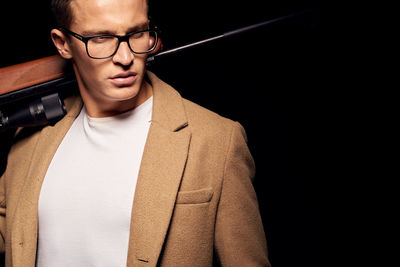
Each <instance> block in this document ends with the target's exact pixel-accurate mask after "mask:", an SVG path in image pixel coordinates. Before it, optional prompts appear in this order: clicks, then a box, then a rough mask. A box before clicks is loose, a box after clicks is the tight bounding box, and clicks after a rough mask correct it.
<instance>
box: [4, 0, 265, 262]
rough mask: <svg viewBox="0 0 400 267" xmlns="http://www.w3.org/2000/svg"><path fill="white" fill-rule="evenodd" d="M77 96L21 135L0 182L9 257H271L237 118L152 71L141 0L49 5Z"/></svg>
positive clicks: (151, 36) (152, 36)
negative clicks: (50, 123) (58, 115)
mask: <svg viewBox="0 0 400 267" xmlns="http://www.w3.org/2000/svg"><path fill="white" fill-rule="evenodd" d="M53 7H54V11H55V14H56V17H57V18H58V20H59V24H60V28H58V29H53V30H52V32H51V36H52V39H53V42H54V44H55V46H56V47H57V49H58V51H59V53H60V55H61V56H62V57H64V58H67V59H71V60H72V64H73V68H74V71H75V74H76V78H77V81H78V86H79V92H80V94H79V96H75V97H72V98H69V99H66V100H65V102H66V108H67V110H68V114H67V115H66V116H65V118H64V119H62V120H61V121H60V122H58V123H57V124H56V125H55V126H54V127H45V128H43V129H41V130H38V131H36V132H34V133H32V132H31V131H30V132H28V131H25V130H21V131H19V133H18V134H17V136H16V138H15V140H16V141H15V144H14V145H13V148H12V150H11V152H10V154H9V159H8V165H7V169H6V171H5V173H4V175H3V177H2V178H1V180H0V215H1V216H0V230H1V237H0V242H1V243H0V248H1V250H5V253H6V266H9V267H10V266H13V267H29V266H37V267H48V266H51V267H53V266H110V267H116V266H174V267H175V266H190V267H193V266H212V265H213V264H221V265H222V266H269V262H268V259H267V248H266V242H265V236H264V231H263V228H262V223H261V218H260V215H259V211H258V205H257V199H256V195H255V192H254V190H253V187H252V179H253V177H254V163H253V160H252V157H251V155H250V153H249V151H248V148H247V145H246V136H245V133H244V130H243V128H242V127H241V126H240V124H239V123H236V122H233V121H230V120H228V119H225V118H222V117H220V116H218V115H217V114H215V113H212V112H210V111H208V110H206V109H204V108H202V107H200V106H198V105H196V104H194V103H191V102H189V101H187V100H185V99H183V98H181V96H180V95H179V94H178V93H177V92H176V91H175V90H174V89H172V88H171V87H170V86H168V85H167V84H165V83H164V82H162V81H161V80H159V79H158V78H157V77H156V76H155V75H154V74H152V73H150V72H146V58H147V53H148V52H149V51H151V50H152V49H153V48H154V46H155V44H156V41H157V36H156V33H154V32H153V31H152V29H150V28H149V21H148V16H147V11H148V10H147V9H148V6H147V3H146V0H54V1H53Z"/></svg>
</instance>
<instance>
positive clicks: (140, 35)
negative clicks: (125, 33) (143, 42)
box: [132, 32, 144, 39]
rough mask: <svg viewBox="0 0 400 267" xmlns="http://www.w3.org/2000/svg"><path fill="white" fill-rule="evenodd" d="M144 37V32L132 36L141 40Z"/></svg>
mask: <svg viewBox="0 0 400 267" xmlns="http://www.w3.org/2000/svg"><path fill="white" fill-rule="evenodd" d="M143 36H144V32H138V33H135V34H133V35H132V38H133V39H139V38H142V37H143Z"/></svg>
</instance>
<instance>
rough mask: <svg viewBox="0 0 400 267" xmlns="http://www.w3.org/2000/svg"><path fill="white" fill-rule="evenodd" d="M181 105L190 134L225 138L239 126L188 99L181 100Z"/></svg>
mask: <svg viewBox="0 0 400 267" xmlns="http://www.w3.org/2000/svg"><path fill="white" fill-rule="evenodd" d="M183 105H184V107H185V111H186V116H187V118H188V123H189V126H190V128H191V129H192V132H197V133H201V134H202V135H210V134H211V135H212V136H215V135H221V136H226V135H227V134H229V133H231V132H232V130H233V129H234V128H235V127H237V126H238V125H239V123H237V122H235V121H233V120H231V119H229V118H227V117H224V116H222V115H220V114H218V113H216V112H214V111H212V110H210V109H207V108H205V107H203V106H201V105H199V104H197V103H194V102H192V101H190V100H188V99H185V98H183Z"/></svg>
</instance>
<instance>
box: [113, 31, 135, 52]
mask: <svg viewBox="0 0 400 267" xmlns="http://www.w3.org/2000/svg"><path fill="white" fill-rule="evenodd" d="M115 37H117V38H118V44H117V47H116V48H115V51H114V53H113V54H112V55H111V57H113V56H115V54H116V53H117V52H118V49H119V46H120V45H121V43H122V42H126V43H127V44H128V47H129V50H130V51H131V52H132V53H133V54H136V53H135V52H134V51H133V49H132V47H131V44H130V43H129V38H130V37H131V36H130V35H124V36H121V35H116V36H115Z"/></svg>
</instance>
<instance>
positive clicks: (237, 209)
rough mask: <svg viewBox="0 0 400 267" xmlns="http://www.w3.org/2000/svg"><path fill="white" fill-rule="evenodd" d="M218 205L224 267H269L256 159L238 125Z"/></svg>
mask: <svg viewBox="0 0 400 267" xmlns="http://www.w3.org/2000/svg"><path fill="white" fill-rule="evenodd" d="M233 128H234V129H233V131H232V134H231V140H230V144H229V149H228V152H227V156H226V163H225V169H224V180H223V184H222V189H221V190H222V191H221V196H220V200H219V204H218V211H217V217H216V226H215V227H216V228H215V249H216V253H217V256H218V258H219V260H220V263H221V265H222V266H247V267H251V266H257V267H269V266H270V263H269V261H268V255H267V244H266V239H265V234H264V229H263V225H262V221H261V216H260V213H259V207H258V202H257V197H256V193H255V191H254V188H253V185H252V181H253V178H254V174H255V166H254V161H253V158H252V157H251V154H250V151H249V149H248V147H247V143H246V141H247V139H246V134H245V131H244V129H243V127H242V126H241V125H240V124H239V123H235V126H234V127H233Z"/></svg>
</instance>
